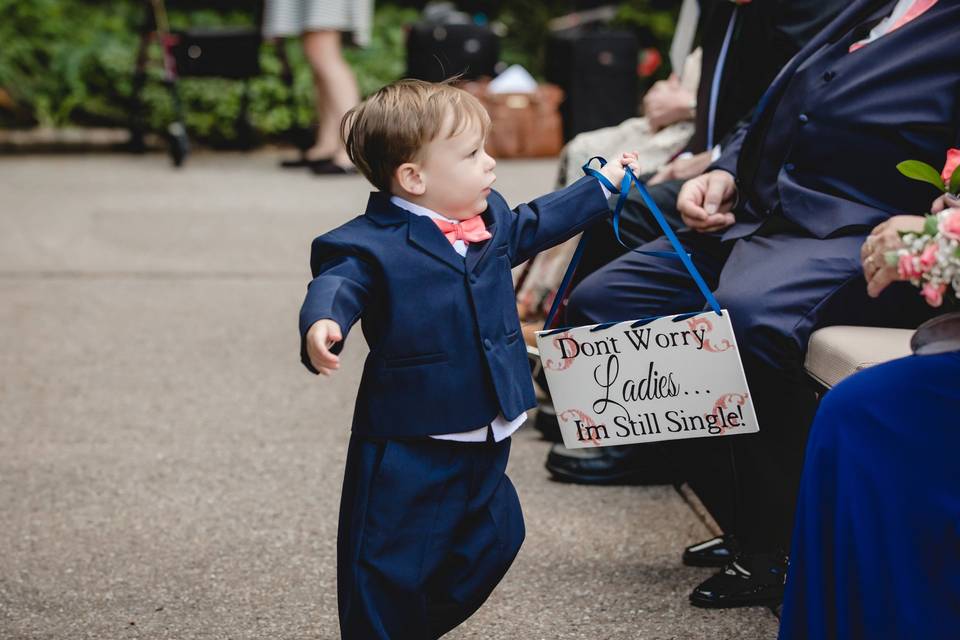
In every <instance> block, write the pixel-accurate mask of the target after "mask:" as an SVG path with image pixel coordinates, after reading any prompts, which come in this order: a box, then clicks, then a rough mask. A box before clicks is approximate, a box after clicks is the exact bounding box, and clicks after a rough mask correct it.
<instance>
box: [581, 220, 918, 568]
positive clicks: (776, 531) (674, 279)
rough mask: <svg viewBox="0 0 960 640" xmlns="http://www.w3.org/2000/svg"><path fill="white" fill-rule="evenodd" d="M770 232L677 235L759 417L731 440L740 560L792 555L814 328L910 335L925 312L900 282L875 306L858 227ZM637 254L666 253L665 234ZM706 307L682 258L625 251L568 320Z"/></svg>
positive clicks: (596, 275) (591, 281)
mask: <svg viewBox="0 0 960 640" xmlns="http://www.w3.org/2000/svg"><path fill="white" fill-rule="evenodd" d="M775 224H776V226H773V225H768V226H767V227H766V231H765V232H763V233H760V234H757V235H754V236H752V237H749V238H744V239H740V240H735V241H728V242H721V241H720V239H719V237H718V236H716V235H709V234H701V233H697V232H693V231H689V230H681V231H680V232H679V233H678V236H679V238H680V241H681V243H682V244H684V246H685V247H686V248H687V250H688V252H689V253H690V254H691V255H692V259H693V261H694V263H695V264H696V266H697V268H698V270H699V271H700V273H701V274H702V275H703V277H704V279H705V280H706V282H707V284H708V286H709V287H710V288H711V289H712V290H713V293H714V295H715V296H716V298H717V300H718V301H719V303H720V305H721V307H724V308H726V309H728V310H729V312H730V316H731V321H732V323H733V328H734V332H735V334H736V337H737V344H738V346H739V348H740V356H741V359H742V360H743V364H744V369H745V372H746V376H747V383H748V385H749V387H750V392H751V394H752V396H753V401H754V406H755V408H756V410H757V417H758V421H759V425H760V432H759V433H757V434H749V435H742V436H734V437H731V438H730V439H729V446H730V447H732V448H733V452H732V460H733V467H734V469H735V473H734V474H733V485H734V486H733V487H732V492H733V494H734V495H733V501H734V503H735V504H736V509H735V511H736V513H735V517H734V520H735V522H734V525H733V529H734V530H735V531H734V532H735V533H736V535H737V536H738V538H740V543H741V546H742V547H743V549H744V550H745V551H747V552H768V551H776V550H786V549H788V548H789V541H790V531H791V525H792V522H793V509H794V505H795V502H796V493H797V490H798V486H799V480H800V473H801V469H802V465H803V451H804V447H805V443H806V436H807V431H808V429H809V425H810V422H811V420H812V418H813V414H814V411H815V410H816V401H817V399H816V395H815V393H814V390H813V388H812V387H811V385H810V384H809V382H808V381H807V377H806V375H805V374H804V370H803V358H804V355H805V352H806V345H807V341H808V340H809V337H810V334H811V333H812V332H813V330H814V329H816V328H819V327H821V326H825V325H829V324H858V325H880V326H894V327H895V326H903V327H915V326H917V324H919V323H920V322H922V321H923V320H925V319H926V318H928V317H930V316H931V315H932V313H933V312H932V310H931V309H930V308H929V307H927V306H926V305H925V304H924V303H923V301H922V299H921V298H920V297H919V296H918V295H917V290H916V289H915V288H913V287H911V286H909V285H908V284H905V283H898V284H895V285H892V286H891V287H889V288H888V289H887V290H886V291H885V293H884V295H882V296H881V297H880V298H878V299H871V298H869V297H867V294H866V283H865V282H864V279H863V274H862V271H861V269H860V261H859V252H860V245H861V244H862V243H863V240H864V239H865V237H866V234H867V230H863V231H862V233H853V234H850V235H843V236H837V237H832V238H828V239H819V238H815V237H812V236H809V235H807V234H806V232H804V231H803V230H802V229H800V228H798V227H796V226H794V225H792V224H791V223H789V222H788V221H786V220H784V219H782V218H778V219H777V220H776V223H775ZM642 248H643V249H646V250H654V251H671V246H670V243H669V241H667V240H666V239H665V238H659V239H657V240H654V241H652V242H650V243H647V244H646V245H643V247H642ZM704 308H708V307H705V304H704V299H703V296H702V295H701V294H700V292H699V290H698V289H697V288H696V285H695V284H694V282H693V280H692V279H691V278H690V276H689V275H688V274H687V272H686V270H685V269H684V267H683V265H682V263H681V262H680V261H679V260H670V259H667V258H659V257H655V256H648V255H642V254H639V253H628V254H626V255H624V256H621V257H619V258H617V259H615V260H613V261H612V262H610V263H609V264H607V265H605V266H604V267H602V268H600V269H598V270H597V271H595V272H593V273H592V274H591V275H589V276H587V277H586V278H585V279H584V280H583V281H582V282H581V283H580V284H579V285H578V286H577V287H576V288H575V289H574V290H573V293H572V294H571V296H570V299H569V302H568V306H567V318H566V319H567V322H566V324H568V325H583V324H594V323H599V322H617V321H623V320H633V319H638V318H644V317H650V316H661V315H671V314H676V313H684V312H689V311H696V310H700V309H704ZM724 440H726V439H724ZM681 444H682V443H681ZM677 449H679V446H678V447H674V450H677ZM718 481H722V482H729V481H730V480H728V478H723V479H718Z"/></svg>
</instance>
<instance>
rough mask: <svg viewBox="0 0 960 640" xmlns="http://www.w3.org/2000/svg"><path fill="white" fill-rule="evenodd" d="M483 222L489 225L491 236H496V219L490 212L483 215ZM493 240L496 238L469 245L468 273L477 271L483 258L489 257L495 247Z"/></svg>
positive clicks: (465, 259) (465, 257) (467, 257)
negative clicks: (493, 246) (492, 247)
mask: <svg viewBox="0 0 960 640" xmlns="http://www.w3.org/2000/svg"><path fill="white" fill-rule="evenodd" d="M483 221H484V223H485V224H486V225H487V231H489V232H490V235H491V236H496V235H497V229H496V227H497V222H496V218H494V217H493V214H491V213H489V210H488V211H486V212H484V213H483ZM493 240H494V238H490V239H489V240H484V241H483V242H473V243H471V244H468V245H467V255H466V256H464V261H465V263H466V268H467V273H472V272H473V271H475V270H476V268H477V265H478V264H480V260H482V259H483V256H485V255H487V251H489V250H490V246H491V245H493Z"/></svg>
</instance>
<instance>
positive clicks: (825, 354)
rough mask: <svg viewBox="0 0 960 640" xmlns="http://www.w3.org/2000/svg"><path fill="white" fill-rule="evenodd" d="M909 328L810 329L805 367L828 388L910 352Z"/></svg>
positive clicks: (844, 327) (840, 327) (812, 376)
mask: <svg viewBox="0 0 960 640" xmlns="http://www.w3.org/2000/svg"><path fill="white" fill-rule="evenodd" d="M913 333H914V332H913V331H912V330H911V329H885V328H879V327H847V326H836V327H825V328H823V329H818V330H817V331H814V332H813V335H812V336H811V337H810V343H809V345H808V346H807V358H806V361H805V362H804V367H805V368H806V370H807V373H808V374H810V377H811V378H813V379H814V380H815V381H817V382H818V383H819V384H821V385H823V386H824V387H826V388H827V389H829V388H831V387H833V386H834V385H836V384H837V383H838V382H840V381H841V380H843V379H844V378H846V377H847V376H849V375H851V374H854V373H856V372H857V371H860V370H861V369H866V368H867V367H872V366H873V365H875V364H880V363H881V362H887V361H888V360H894V359H896V358H902V357H904V356H908V355H910V338H911V336H913Z"/></svg>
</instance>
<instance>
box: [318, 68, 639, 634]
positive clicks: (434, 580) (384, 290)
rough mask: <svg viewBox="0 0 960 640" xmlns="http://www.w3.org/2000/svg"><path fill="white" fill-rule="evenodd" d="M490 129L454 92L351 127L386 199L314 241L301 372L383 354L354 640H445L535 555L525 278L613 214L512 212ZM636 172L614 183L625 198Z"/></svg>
mask: <svg viewBox="0 0 960 640" xmlns="http://www.w3.org/2000/svg"><path fill="white" fill-rule="evenodd" d="M489 123H490V121H489V118H488V116H487V114H486V112H485V111H484V109H483V107H482V106H481V105H480V103H479V102H478V101H477V100H476V99H475V98H473V97H472V96H470V95H469V94H468V93H466V92H464V91H461V90H460V89H457V88H454V87H453V86H451V85H448V84H431V83H426V82H420V81H417V80H403V81H399V82H396V83H394V84H392V85H389V86H387V87H384V88H383V89H381V90H380V91H378V92H377V93H376V94H374V95H373V96H372V97H370V98H369V99H368V100H367V101H366V102H364V103H363V104H361V105H360V106H358V107H356V108H354V109H353V110H351V111H350V112H349V113H348V114H347V117H346V118H345V119H344V130H345V131H346V135H345V141H346V148H347V152H348V153H349V155H350V159H351V160H352V161H353V163H354V164H355V165H356V166H357V167H358V168H359V169H360V170H361V171H362V172H363V174H364V175H365V176H366V177H367V178H368V179H369V180H370V182H371V183H373V185H374V186H376V187H377V188H378V189H379V191H378V192H375V193H373V194H371V196H370V200H369V202H368V204H367V210H366V213H365V214H364V215H362V216H359V217H357V218H354V219H353V220H351V221H350V222H348V223H346V224H345V225H343V226H341V227H339V228H337V229H334V230H333V231H330V232H329V233H326V234H324V235H322V236H320V237H318V238H316V239H315V240H314V241H313V248H312V254H311V257H310V264H311V269H312V272H313V280H312V282H310V285H309V287H308V291H307V296H306V300H305V301H304V303H303V307H302V309H301V312H300V332H301V338H302V342H301V359H302V360H303V363H304V364H305V365H306V366H307V368H309V369H310V370H311V371H313V372H314V373H322V374H326V375H329V374H330V373H331V372H333V371H334V370H336V369H337V368H338V367H339V357H338V355H337V354H338V353H339V350H340V349H341V348H342V343H343V339H344V338H345V337H346V334H347V332H348V331H349V329H350V327H351V326H352V325H353V324H354V323H355V322H356V321H357V320H358V319H360V320H361V325H362V328H363V334H364V337H365V338H366V341H367V344H368V345H369V347H370V353H369V355H368V356H367V359H366V363H365V364H364V368H363V377H362V380H361V382H360V389H359V392H358V395H357V403H356V408H355V412H354V418H353V433H352V435H351V438H350V445H349V450H348V453H347V465H346V471H345V477H344V483H343V494H342V498H341V503H340V526H339V532H338V540H337V556H338V559H337V570H338V572H337V584H338V596H339V609H340V627H341V631H342V634H343V637H344V638H347V639H348V640H349V639H358V640H372V639H375V638H382V639H390V638H392V639H398V638H412V639H420V638H436V637H439V636H441V635H443V634H444V633H446V632H447V631H449V630H450V629H452V628H453V627H455V626H457V625H458V624H460V623H461V622H463V621H464V620H465V619H466V618H467V617H469V616H470V615H471V614H472V613H473V612H474V611H476V609H477V608H478V607H480V605H481V604H482V603H483V602H484V600H486V598H487V596H488V595H489V594H490V593H491V591H492V590H493V588H494V587H495V586H496V585H497V583H498V582H499V581H500V579H501V578H502V577H503V575H504V574H505V573H506V571H507V569H508V568H509V566H510V564H511V562H512V561H513V559H514V557H515V556H516V554H517V552H518V551H519V549H520V544H521V542H522V541H523V537H524V527H523V516H522V514H521V511H520V503H519V501H518V499H517V494H516V492H515V491H514V488H513V485H512V484H511V483H510V479H509V478H507V476H506V474H505V473H504V470H505V468H506V464H507V455H508V453H509V450H510V435H511V434H512V433H513V432H514V431H515V430H516V429H517V428H519V427H520V425H521V424H523V422H524V420H525V418H526V414H525V411H526V410H527V409H529V408H531V407H533V406H535V405H536V399H535V397H534V393H533V385H532V382H531V380H530V370H529V366H528V365H527V356H526V347H525V345H524V342H523V340H522V339H521V337H520V323H519V320H518V318H517V310H516V305H515V304H514V292H513V281H512V279H511V275H510V268H511V267H512V266H515V265H517V264H519V263H521V262H524V261H525V260H527V259H529V258H530V257H532V256H533V255H534V254H535V253H536V252H538V251H541V250H543V249H545V248H547V247H550V246H552V245H554V244H557V243H559V242H562V241H564V240H566V239H568V238H570V237H571V236H573V235H575V234H576V233H578V232H579V231H581V230H582V229H583V228H584V227H586V226H588V225H589V224H590V223H592V222H594V221H596V220H597V219H598V218H600V217H601V216H604V215H608V214H609V208H608V206H607V197H608V196H609V195H610V194H609V192H607V191H606V190H605V189H604V188H603V187H602V186H601V185H600V184H599V183H598V181H597V180H596V179H595V178H592V177H588V178H583V179H581V180H580V181H578V182H576V183H574V184H573V185H571V186H570V187H568V188H566V189H563V190H562V191H558V192H556V193H553V194H550V195H547V196H544V197H542V198H539V199H537V200H534V201H532V202H530V203H529V204H527V205H521V206H519V207H518V208H516V209H515V210H513V211H511V210H510V209H509V208H508V206H507V204H506V202H504V200H503V198H502V197H501V196H500V195H499V194H498V193H497V192H495V191H492V190H491V186H492V185H493V182H494V180H495V179H496V176H495V175H494V173H493V169H494V166H495V165H496V162H495V161H494V160H493V158H491V157H490V156H489V155H487V153H486V152H485V151H484V139H485V137H486V133H487V129H488V127H489ZM635 160H636V156H635V155H633V156H630V155H629V154H624V155H623V156H622V157H621V158H620V159H619V161H618V162H611V163H608V164H607V165H606V166H605V167H604V169H603V174H604V175H605V176H606V177H607V178H608V179H609V180H611V181H612V182H613V183H614V184H619V181H620V180H621V179H622V178H623V175H624V166H625V165H627V164H632V165H633V169H634V170H636V169H637V166H636V162H635Z"/></svg>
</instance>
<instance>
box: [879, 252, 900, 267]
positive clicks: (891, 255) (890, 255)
mask: <svg viewBox="0 0 960 640" xmlns="http://www.w3.org/2000/svg"><path fill="white" fill-rule="evenodd" d="M883 259H884V261H885V262H886V263H887V266H888V267H895V266H897V265H898V264H899V263H900V255H899V254H898V253H897V252H896V251H887V252H885V253H884V254H883Z"/></svg>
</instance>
